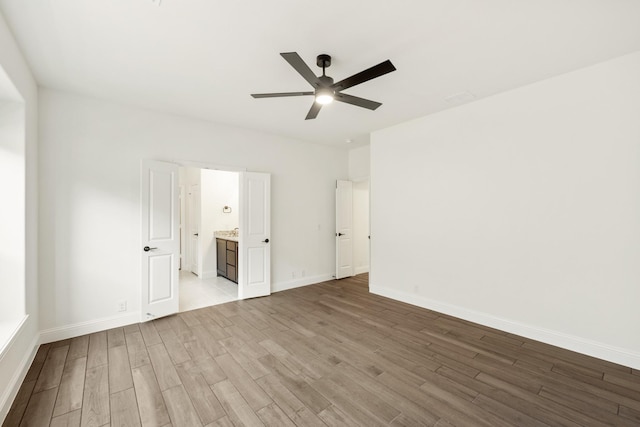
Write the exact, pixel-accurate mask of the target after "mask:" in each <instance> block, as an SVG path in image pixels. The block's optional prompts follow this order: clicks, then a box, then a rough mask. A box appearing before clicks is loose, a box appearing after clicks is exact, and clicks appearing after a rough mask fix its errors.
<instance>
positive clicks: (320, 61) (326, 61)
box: [316, 53, 331, 68]
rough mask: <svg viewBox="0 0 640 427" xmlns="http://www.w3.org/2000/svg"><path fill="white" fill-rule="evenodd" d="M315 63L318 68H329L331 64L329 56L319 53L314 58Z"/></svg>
mask: <svg viewBox="0 0 640 427" xmlns="http://www.w3.org/2000/svg"><path fill="white" fill-rule="evenodd" d="M316 65H317V66H318V67H320V68H329V67H330V66H331V56H329V55H327V54H326V53H321V54H320V55H318V58H317V59H316Z"/></svg>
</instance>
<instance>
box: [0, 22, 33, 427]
mask: <svg viewBox="0 0 640 427" xmlns="http://www.w3.org/2000/svg"><path fill="white" fill-rule="evenodd" d="M0 69H1V70H3V71H4V72H2V71H0V73H2V74H3V80H4V78H5V77H6V81H10V82H11V86H12V87H11V88H9V90H5V89H6V88H3V89H0V92H2V94H3V98H5V99H7V98H8V99H10V100H11V101H16V102H20V103H22V104H23V105H24V127H23V129H24V138H23V139H22V144H19V146H18V147H14V148H15V149H14V151H13V152H14V153H16V154H15V155H17V156H19V157H21V159H19V160H17V163H21V164H22V172H21V178H20V179H19V180H17V181H19V182H15V185H16V186H18V187H19V186H24V191H23V192H22V195H21V201H20V202H19V203H20V205H19V206H13V208H15V209H17V210H20V211H21V213H22V215H21V218H22V222H21V223H16V225H15V226H16V227H17V228H21V229H22V232H21V233H20V234H21V244H20V243H16V247H15V251H16V253H20V252H21V253H22V254H21V255H22V256H21V257H20V258H21V259H23V260H24V261H23V264H22V274H19V276H21V278H22V279H21V280H22V288H23V292H24V296H23V298H22V300H21V301H20V303H22V304H23V307H24V313H26V315H27V317H26V318H23V322H22V324H21V326H20V327H19V329H18V330H16V331H15V333H14V334H13V336H12V339H11V340H10V342H9V344H8V345H7V346H6V347H4V348H2V345H0V348H2V349H1V350H0V384H2V387H1V388H0V423H1V422H2V420H3V419H4V418H5V416H6V413H7V412H8V410H9V407H10V405H11V401H12V400H13V398H14V396H15V394H16V393H17V389H18V387H19V386H20V384H21V382H22V380H23V378H24V375H25V374H26V369H27V368H28V366H29V364H30V363H31V360H32V358H33V356H34V352H35V349H36V344H37V340H38V271H37V262H38V253H37V248H38V223H37V218H38V198H37V196H38V188H37V179H38V173H37V163H38V158H37V103H38V99H37V96H38V89H37V86H36V83H35V81H34V79H33V76H32V75H31V71H30V70H29V67H28V65H27V63H26V61H25V60H24V58H23V56H22V54H21V52H20V50H19V48H18V45H17V44H16V42H15V40H14V38H13V36H12V34H11V32H10V30H9V28H8V27H7V24H6V22H5V20H4V17H3V16H2V14H0ZM3 144H4V143H3ZM17 163H15V164H17ZM6 208H7V207H5V206H3V210H4V209H6ZM16 220H17V219H16ZM0 286H5V283H0Z"/></svg>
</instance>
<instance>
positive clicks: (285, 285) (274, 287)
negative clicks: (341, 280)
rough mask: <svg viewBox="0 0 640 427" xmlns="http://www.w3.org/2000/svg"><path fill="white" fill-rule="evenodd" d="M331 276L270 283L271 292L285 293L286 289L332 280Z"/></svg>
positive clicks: (324, 275) (323, 275)
mask: <svg viewBox="0 0 640 427" xmlns="http://www.w3.org/2000/svg"><path fill="white" fill-rule="evenodd" d="M332 279H333V274H320V275H318V276H309V277H301V278H299V279H295V280H291V281H288V282H280V283H272V284H271V292H280V291H286V290H287V289H293V288H299V287H302V286H308V285H313V284H316V283H320V282H326V281H327V280H332Z"/></svg>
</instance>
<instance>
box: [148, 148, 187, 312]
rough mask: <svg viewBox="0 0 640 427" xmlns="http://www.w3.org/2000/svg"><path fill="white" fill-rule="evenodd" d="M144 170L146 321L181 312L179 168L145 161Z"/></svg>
mask: <svg viewBox="0 0 640 427" xmlns="http://www.w3.org/2000/svg"><path fill="white" fill-rule="evenodd" d="M140 169H141V177H140V199H141V211H142V212H141V229H142V238H141V242H140V254H141V263H142V299H141V300H142V304H141V311H140V312H141V316H140V321H141V322H145V321H147V320H153V319H155V318H158V317H162V316H167V315H169V314H173V313H177V312H178V305H179V299H178V263H179V258H180V234H179V231H178V230H179V198H178V165H175V164H173V163H165V162H158V161H153V160H143V161H142V163H141V167H140Z"/></svg>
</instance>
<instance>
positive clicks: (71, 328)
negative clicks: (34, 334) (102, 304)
mask: <svg viewBox="0 0 640 427" xmlns="http://www.w3.org/2000/svg"><path fill="white" fill-rule="evenodd" d="M138 322H140V312H139V311H135V312H131V313H125V314H120V315H117V316H111V317H103V318H102V319H96V320H89V321H87V322H80V323H75V324H72V325H66V326H60V327H57V328H51V329H45V330H44V331H40V344H46V343H50V342H54V341H60V340H66V339H67V338H74V337H79V336H81V335H86V334H92V333H94V332H99V331H104V330H107V329H112V328H119V327H121V326H126V325H131V324H132V323H138Z"/></svg>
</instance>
